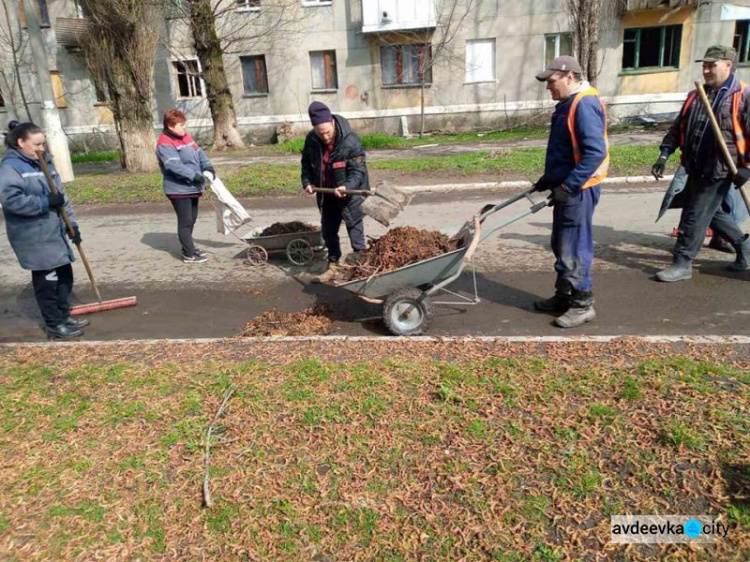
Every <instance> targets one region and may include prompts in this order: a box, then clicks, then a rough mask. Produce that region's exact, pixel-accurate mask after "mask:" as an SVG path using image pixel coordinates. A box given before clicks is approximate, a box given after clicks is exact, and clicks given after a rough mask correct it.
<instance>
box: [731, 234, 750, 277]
mask: <svg viewBox="0 0 750 562" xmlns="http://www.w3.org/2000/svg"><path fill="white" fill-rule="evenodd" d="M732 247H733V248H734V251H735V252H737V257H736V258H735V260H734V263H730V264H729V265H728V266H727V269H728V270H729V271H745V270H746V269H747V260H748V259H750V234H745V237H744V238H742V239H741V240H740V241H739V242H736V243H734V244H732Z"/></svg>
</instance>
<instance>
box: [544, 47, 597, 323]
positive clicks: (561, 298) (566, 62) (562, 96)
mask: <svg viewBox="0 0 750 562" xmlns="http://www.w3.org/2000/svg"><path fill="white" fill-rule="evenodd" d="M536 79H537V80H539V81H540V82H546V84H547V90H549V92H550V94H551V96H552V99H553V100H555V101H556V102H558V103H557V105H556V106H555V111H554V113H553V114H552V125H551V128H550V135H549V142H548V144H547V155H546V159H545V163H544V175H543V176H542V177H541V178H540V179H539V181H538V182H537V183H536V185H535V188H536V190H537V191H544V190H547V189H549V190H551V191H552V198H553V205H554V210H553V215H552V217H553V218H552V240H551V245H552V251H553V253H554V254H555V271H556V272H557V281H556V283H555V295H554V296H553V297H551V298H549V299H545V300H540V301H536V302H535V303H534V308H536V309H537V310H540V311H543V312H558V313H564V314H562V316H559V317H558V318H556V319H555V324H556V325H557V326H559V327H561V328H575V327H577V326H581V325H582V324H585V323H586V322H590V321H591V320H593V319H594V318H595V316H596V312H595V311H594V293H593V292H592V285H593V280H592V278H591V265H592V262H593V259H594V239H593V232H592V220H593V216H594V209H595V208H596V205H597V203H598V202H599V195H600V194H601V185H600V184H601V182H602V181H603V180H604V178H605V177H606V176H607V168H608V167H609V149H608V146H607V115H606V111H605V109H604V105H603V104H602V101H601V100H600V99H599V95H598V94H597V92H596V90H595V89H594V88H592V87H591V86H590V85H589V83H588V82H587V81H585V80H584V79H583V70H582V69H581V65H580V64H578V61H577V60H576V59H574V58H573V57H570V56H562V57H558V58H556V59H555V60H554V61H552V63H551V64H550V65H549V66H548V67H547V68H546V69H545V70H544V71H542V72H541V73H539V74H537V76H536Z"/></svg>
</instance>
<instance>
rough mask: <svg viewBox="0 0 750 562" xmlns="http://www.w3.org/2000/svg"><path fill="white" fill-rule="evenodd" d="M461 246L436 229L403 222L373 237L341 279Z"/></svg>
mask: <svg viewBox="0 0 750 562" xmlns="http://www.w3.org/2000/svg"><path fill="white" fill-rule="evenodd" d="M460 247H461V243H460V242H457V241H456V240H454V239H451V238H450V237H448V236H446V235H445V234H442V233H441V232H437V231H435V230H420V229H418V228H414V227H413V226H402V227H398V228H394V229H392V230H390V231H388V232H387V233H386V234H385V235H384V236H381V237H380V238H377V239H376V240H374V241H373V242H372V243H371V244H370V247H369V248H368V249H367V250H365V251H363V252H361V253H360V254H358V256H357V258H358V261H357V263H356V264H353V265H347V266H344V267H342V268H341V273H340V275H339V276H338V280H340V281H351V280H352V279H361V278H363V277H369V276H371V275H375V274H379V273H383V272H386V271H392V270H394V269H398V268H399V267H404V266H405V265H410V264H413V263H416V262H419V261H422V260H426V259H429V258H433V257H435V256H439V255H442V254H446V253H448V252H452V251H453V250H456V249H458V248H460Z"/></svg>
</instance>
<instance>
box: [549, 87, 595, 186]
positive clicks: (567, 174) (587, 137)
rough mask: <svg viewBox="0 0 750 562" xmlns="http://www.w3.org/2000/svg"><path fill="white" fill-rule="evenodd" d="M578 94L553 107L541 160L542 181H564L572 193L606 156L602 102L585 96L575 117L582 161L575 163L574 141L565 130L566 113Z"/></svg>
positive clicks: (553, 182)
mask: <svg viewBox="0 0 750 562" xmlns="http://www.w3.org/2000/svg"><path fill="white" fill-rule="evenodd" d="M577 95H579V94H573V95H572V96H569V97H568V98H567V99H564V100H562V101H560V102H559V103H558V104H557V105H556V106H555V111H554V113H553V114H552V125H551V128H550V134H549V141H548V142H547V157H546V159H545V162H544V178H545V180H546V181H548V182H549V183H550V184H552V185H561V184H564V185H565V187H566V188H567V191H568V192H569V193H570V194H571V195H573V196H575V195H577V194H578V193H579V192H580V191H581V187H582V186H583V184H585V183H586V182H587V181H588V180H589V179H590V178H591V177H592V176H593V175H594V173H595V172H596V170H597V169H598V168H599V166H600V165H601V164H602V162H604V159H605V158H606V157H607V141H606V140H605V137H604V133H605V127H606V116H605V114H604V110H603V109H602V105H601V101H600V100H599V98H598V97H595V96H585V97H584V98H583V99H581V101H580V102H578V108H577V110H576V116H575V131H576V138H577V139H578V146H579V148H580V150H581V161H580V162H579V163H578V164H576V163H575V159H574V157H573V142H572V140H571V138H570V131H569V130H568V112H569V110H570V106H571V104H572V103H573V100H574V99H575V97H576V96H577Z"/></svg>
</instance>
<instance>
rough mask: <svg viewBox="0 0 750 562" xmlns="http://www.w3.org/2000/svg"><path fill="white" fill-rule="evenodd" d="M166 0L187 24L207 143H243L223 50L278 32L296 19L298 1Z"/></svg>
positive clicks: (220, 146)
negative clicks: (208, 128) (201, 85)
mask: <svg viewBox="0 0 750 562" xmlns="http://www.w3.org/2000/svg"><path fill="white" fill-rule="evenodd" d="M167 1H168V4H169V13H170V14H171V17H172V18H177V19H182V20H184V21H186V22H187V23H188V24H189V27H190V31H191V34H192V46H193V48H194V50H195V54H196V56H197V57H198V60H199V61H200V64H201V68H202V72H201V76H202V78H203V81H204V82H205V84H206V97H207V99H208V107H209V111H210V112H211V119H212V121H213V129H214V143H213V148H214V149H215V150H224V149H227V148H244V146H245V144H244V142H243V140H242V136H241V135H240V133H239V131H238V130H237V117H236V112H235V109H234V102H233V100H232V93H231V91H230V89H229V80H228V79H227V74H226V70H225V67H224V59H223V56H224V55H225V54H230V53H233V51H234V49H235V48H237V47H238V46H239V45H241V46H242V48H243V49H247V47H248V44H249V43H253V42H258V41H261V40H263V39H265V38H267V37H268V36H270V35H272V34H279V33H281V32H283V30H284V29H285V28H286V27H287V26H289V25H290V24H291V23H292V22H297V21H298V18H295V17H293V15H292V14H293V12H294V11H295V10H293V8H294V7H296V6H297V5H298V4H299V1H298V0H267V1H263V2H262V4H261V2H260V1H252V0H246V1H244V2H238V1H237V0H186V1H185V2H181V1H180V0H167ZM238 9H239V10H240V11H238ZM167 48H170V47H169V46H168V47H167Z"/></svg>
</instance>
